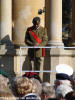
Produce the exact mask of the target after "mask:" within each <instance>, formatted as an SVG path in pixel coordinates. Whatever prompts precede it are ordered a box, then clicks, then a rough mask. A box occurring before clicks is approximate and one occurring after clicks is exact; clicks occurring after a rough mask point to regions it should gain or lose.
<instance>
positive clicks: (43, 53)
mask: <svg viewBox="0 0 75 100" xmlns="http://www.w3.org/2000/svg"><path fill="white" fill-rule="evenodd" d="M42 56H45V48H42Z"/></svg>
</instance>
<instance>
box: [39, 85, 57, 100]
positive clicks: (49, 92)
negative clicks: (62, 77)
mask: <svg viewBox="0 0 75 100" xmlns="http://www.w3.org/2000/svg"><path fill="white" fill-rule="evenodd" d="M41 96H42V97H41V99H42V100H48V99H50V98H56V95H55V89H54V87H53V86H50V85H49V84H43V85H42V95H41Z"/></svg>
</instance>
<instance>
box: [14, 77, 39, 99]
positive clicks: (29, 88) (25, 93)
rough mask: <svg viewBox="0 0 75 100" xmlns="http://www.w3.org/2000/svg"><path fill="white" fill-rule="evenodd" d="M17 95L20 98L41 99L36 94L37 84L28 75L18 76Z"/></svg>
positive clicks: (16, 81)
mask: <svg viewBox="0 0 75 100" xmlns="http://www.w3.org/2000/svg"><path fill="white" fill-rule="evenodd" d="M15 83H16V84H15V85H16V86H15V88H16V91H17V94H18V95H17V96H18V97H19V98H20V100H40V98H39V97H38V96H37V94H36V86H35V85H34V83H33V81H32V80H30V79H28V78H27V77H18V78H16V80H15Z"/></svg>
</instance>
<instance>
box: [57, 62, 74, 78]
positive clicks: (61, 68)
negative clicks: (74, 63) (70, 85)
mask: <svg viewBox="0 0 75 100" xmlns="http://www.w3.org/2000/svg"><path fill="white" fill-rule="evenodd" d="M56 73H63V74H67V75H69V76H71V75H72V74H73V69H72V67H71V66H69V65H67V64H59V65H57V66H56Z"/></svg>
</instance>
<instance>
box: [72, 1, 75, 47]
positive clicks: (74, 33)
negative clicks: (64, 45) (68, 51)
mask: <svg viewBox="0 0 75 100" xmlns="http://www.w3.org/2000/svg"><path fill="white" fill-rule="evenodd" d="M72 46H75V0H72Z"/></svg>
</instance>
